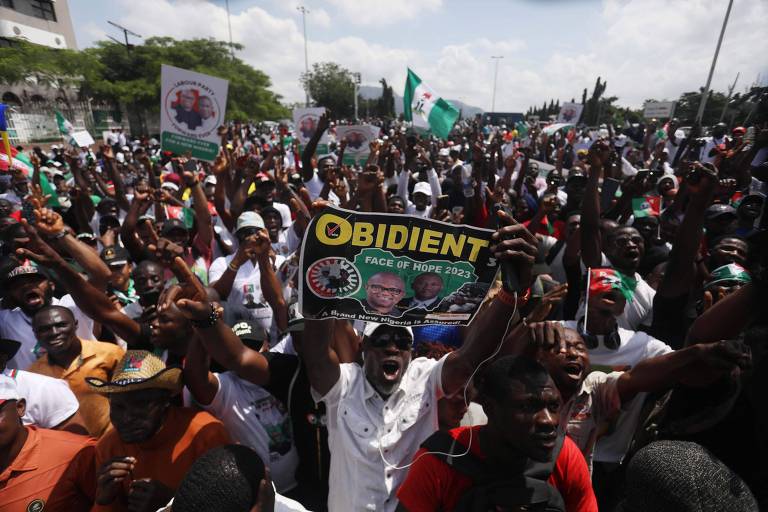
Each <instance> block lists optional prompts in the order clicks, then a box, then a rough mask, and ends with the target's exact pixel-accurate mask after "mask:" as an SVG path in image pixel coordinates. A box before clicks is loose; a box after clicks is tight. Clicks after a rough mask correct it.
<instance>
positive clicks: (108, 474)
mask: <svg viewBox="0 0 768 512" xmlns="http://www.w3.org/2000/svg"><path fill="white" fill-rule="evenodd" d="M134 466H136V459H134V458H133V457H115V458H113V459H110V460H108V461H107V462H105V463H104V465H103V466H101V468H100V469H99V472H98V474H97V476H96V503H97V504H99V505H109V504H111V503H112V502H114V501H115V499H117V497H118V496H119V495H120V493H121V491H122V486H123V481H124V480H129V479H130V478H131V472H132V471H133V468H134ZM169 500H170V498H169Z"/></svg>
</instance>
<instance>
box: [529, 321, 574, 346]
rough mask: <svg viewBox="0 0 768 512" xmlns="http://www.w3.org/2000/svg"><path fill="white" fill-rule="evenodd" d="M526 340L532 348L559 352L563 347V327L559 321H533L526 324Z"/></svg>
mask: <svg viewBox="0 0 768 512" xmlns="http://www.w3.org/2000/svg"><path fill="white" fill-rule="evenodd" d="M528 340H529V343H530V345H531V346H532V347H533V348H534V349H540V350H544V351H547V352H552V351H554V352H560V351H561V350H563V349H565V328H564V327H563V325H562V324H561V323H560V322H534V323H532V324H529V325H528Z"/></svg>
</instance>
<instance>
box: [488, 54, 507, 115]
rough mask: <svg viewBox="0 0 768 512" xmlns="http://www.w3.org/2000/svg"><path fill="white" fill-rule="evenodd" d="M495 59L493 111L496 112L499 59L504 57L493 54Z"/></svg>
mask: <svg viewBox="0 0 768 512" xmlns="http://www.w3.org/2000/svg"><path fill="white" fill-rule="evenodd" d="M491 58H492V59H493V60H494V70H493V96H492V97H491V112H496V80H497V79H498V78H499V61H500V60H501V59H503V58H504V56H503V55H491Z"/></svg>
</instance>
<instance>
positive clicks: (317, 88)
mask: <svg viewBox="0 0 768 512" xmlns="http://www.w3.org/2000/svg"><path fill="white" fill-rule="evenodd" d="M301 83H302V85H303V86H304V89H305V90H308V91H309V96H310V97H311V98H312V100H313V102H314V103H315V105H317V106H319V107H326V108H329V109H330V110H331V112H332V113H333V117H336V118H343V117H349V118H351V117H352V116H353V115H354V114H355V106H354V97H355V84H354V81H353V80H352V73H350V72H349V70H347V69H345V68H343V67H341V66H339V65H338V64H336V63H335V62H321V63H318V64H314V65H313V66H312V71H310V72H309V73H304V74H302V76H301Z"/></svg>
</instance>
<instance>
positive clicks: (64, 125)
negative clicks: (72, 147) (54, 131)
mask: <svg viewBox="0 0 768 512" xmlns="http://www.w3.org/2000/svg"><path fill="white" fill-rule="evenodd" d="M56 124H57V125H59V133H60V134H61V136H62V137H64V138H65V139H66V140H67V142H69V141H70V140H71V139H72V133H73V132H74V131H75V127H74V126H72V123H70V122H69V121H67V118H66V117H64V115H63V114H62V113H61V112H59V111H58V110H57V111H56Z"/></svg>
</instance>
